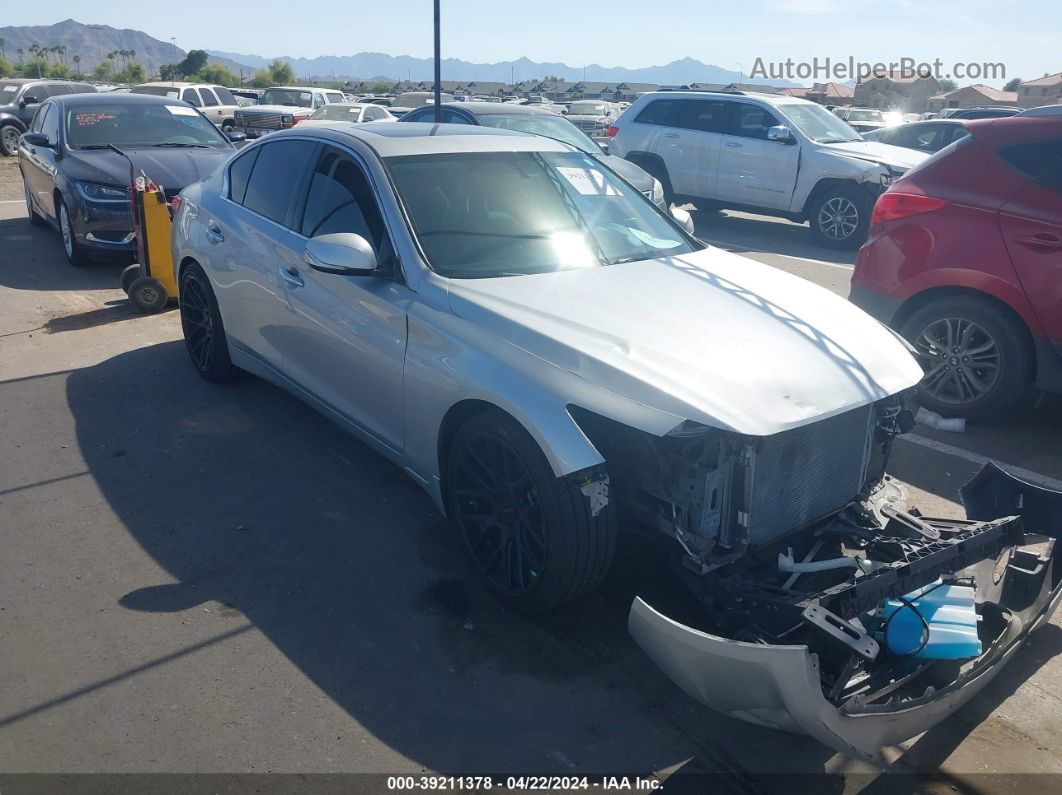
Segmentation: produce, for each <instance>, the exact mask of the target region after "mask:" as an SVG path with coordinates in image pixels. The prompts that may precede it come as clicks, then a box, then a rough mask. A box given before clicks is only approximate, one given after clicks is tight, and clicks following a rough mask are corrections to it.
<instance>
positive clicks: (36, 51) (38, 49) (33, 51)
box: [29, 44, 41, 59]
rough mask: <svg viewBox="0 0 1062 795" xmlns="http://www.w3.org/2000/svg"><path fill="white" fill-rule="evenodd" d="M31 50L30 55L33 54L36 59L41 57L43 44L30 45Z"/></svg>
mask: <svg viewBox="0 0 1062 795" xmlns="http://www.w3.org/2000/svg"><path fill="white" fill-rule="evenodd" d="M29 51H30V55H32V56H33V57H34V59H36V58H39V57H40V52H41V45H39V44H31V45H30V46H29Z"/></svg>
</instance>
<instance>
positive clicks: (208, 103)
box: [199, 88, 218, 108]
mask: <svg viewBox="0 0 1062 795" xmlns="http://www.w3.org/2000/svg"><path fill="white" fill-rule="evenodd" d="M199 96H200V97H201V98H202V100H203V107H205V108H214V107H217V104H218V99H217V97H215V96H214V92H213V91H211V90H210V89H209V88H201V89H199Z"/></svg>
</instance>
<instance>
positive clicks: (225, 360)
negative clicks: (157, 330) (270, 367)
mask: <svg viewBox="0 0 1062 795" xmlns="http://www.w3.org/2000/svg"><path fill="white" fill-rule="evenodd" d="M180 307H181V329H182V330H183V331H184V344H185V348H186V349H187V350H188V356H189V358H191V360H192V366H193V367H195V371H196V372H197V373H199V375H200V376H201V377H202V378H205V379H206V380H207V381H213V382H215V383H220V382H223V381H230V380H232V379H233V378H235V377H236V376H237V375H238V374H239V370H238V369H237V368H236V366H235V365H234V364H233V363H232V359H230V358H229V343H228V339H227V338H226V336H225V325H224V323H222V321H221V311H220V310H219V309H218V302H217V298H215V297H214V290H213V288H212V287H211V286H210V281H209V280H208V279H207V275H206V273H204V272H203V269H202V268H201V267H200V266H199V265H198V264H197V263H195V262H193V263H191V264H189V265H188V266H187V267H185V269H184V270H183V271H181V281H180Z"/></svg>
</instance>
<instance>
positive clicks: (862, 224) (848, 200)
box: [808, 185, 871, 250]
mask: <svg viewBox="0 0 1062 795" xmlns="http://www.w3.org/2000/svg"><path fill="white" fill-rule="evenodd" d="M870 210H871V202H870V197H869V196H868V195H867V194H866V193H865V192H864V191H863V190H862V189H860V188H858V187H856V186H854V185H838V186H836V187H831V188H827V189H825V190H823V191H822V192H821V193H820V194H819V195H818V196H816V197H815V199H814V200H813V201H812V202H811V206H810V207H809V208H808V221H809V223H810V224H811V233H812V234H813V235H814V236H815V240H816V241H818V243H820V244H821V245H823V246H826V247H827V248H833V249H841V250H851V249H857V248H859V247H860V246H861V245H863V243H865V242H866V239H867V233H868V231H869V230H870Z"/></svg>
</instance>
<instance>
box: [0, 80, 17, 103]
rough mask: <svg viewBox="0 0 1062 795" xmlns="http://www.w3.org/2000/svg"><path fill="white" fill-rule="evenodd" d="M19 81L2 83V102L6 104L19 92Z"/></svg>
mask: <svg viewBox="0 0 1062 795" xmlns="http://www.w3.org/2000/svg"><path fill="white" fill-rule="evenodd" d="M18 88H19V84H18V83H0V104H6V103H8V102H10V101H11V100H12V99H14V98H15V94H16V93H18Z"/></svg>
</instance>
